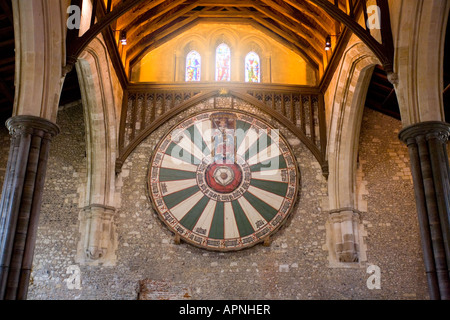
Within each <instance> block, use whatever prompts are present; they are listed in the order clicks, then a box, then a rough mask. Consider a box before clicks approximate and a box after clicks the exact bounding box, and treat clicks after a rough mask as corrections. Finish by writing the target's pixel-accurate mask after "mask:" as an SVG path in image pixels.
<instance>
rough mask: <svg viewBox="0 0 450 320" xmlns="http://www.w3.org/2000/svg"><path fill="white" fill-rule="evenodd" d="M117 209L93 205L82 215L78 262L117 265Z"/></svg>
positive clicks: (84, 209) (84, 210) (83, 210)
mask: <svg viewBox="0 0 450 320" xmlns="http://www.w3.org/2000/svg"><path fill="white" fill-rule="evenodd" d="M115 212H116V209H115V208H112V207H107V206H103V205H98V204H92V205H90V206H87V207H85V208H83V209H82V211H81V213H80V233H81V241H80V243H79V248H78V258H77V260H78V262H79V263H84V264H100V263H102V264H104V265H111V264H114V263H115V260H116V256H115V249H116V247H117V234H116V226H115V223H114V215H115Z"/></svg>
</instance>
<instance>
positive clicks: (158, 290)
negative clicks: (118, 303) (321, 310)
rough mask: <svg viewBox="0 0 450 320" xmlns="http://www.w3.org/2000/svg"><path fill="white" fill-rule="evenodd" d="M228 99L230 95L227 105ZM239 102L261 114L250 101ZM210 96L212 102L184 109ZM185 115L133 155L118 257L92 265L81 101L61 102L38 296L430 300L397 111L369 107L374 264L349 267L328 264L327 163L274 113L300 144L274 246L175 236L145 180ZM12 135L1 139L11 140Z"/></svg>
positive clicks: (366, 196) (363, 148)
mask: <svg viewBox="0 0 450 320" xmlns="http://www.w3.org/2000/svg"><path fill="white" fill-rule="evenodd" d="M228 102H229V101H227V100H226V99H225V100H224V101H223V103H224V105H226V104H227V103H228ZM239 105H240V107H241V108H242V109H245V110H247V111H250V112H254V113H255V114H260V115H262V114H261V113H260V112H259V111H257V110H255V109H254V108H252V107H251V106H249V105H247V104H245V103H240V104H239ZM210 106H211V103H210V102H208V101H206V102H204V103H203V104H201V105H199V106H197V107H195V108H192V109H190V110H189V111H186V112H185V113H183V114H181V115H180V116H179V117H186V116H188V115H190V114H192V113H194V112H196V111H199V110H200V109H202V108H203V109H207V108H209V107H210ZM262 116H264V115H262ZM266 118H267V116H266ZM176 123H177V119H173V120H172V121H170V122H169V123H167V124H165V125H164V126H162V127H161V128H160V129H159V130H157V131H156V132H154V133H153V134H152V135H151V136H150V137H148V139H147V140H146V141H144V142H143V143H142V144H141V145H140V146H139V147H138V148H137V149H136V150H135V151H134V152H133V153H132V155H131V156H130V157H129V158H128V160H127V161H126V163H125V165H124V168H123V173H122V177H121V180H122V182H123V186H122V195H121V198H122V199H121V201H122V206H121V208H119V209H118V212H117V217H116V223H117V232H118V236H119V246H118V249H117V252H116V254H117V263H116V266H113V267H106V266H97V267H93V266H84V265H77V264H76V262H75V257H76V251H77V244H78V242H79V237H80V233H79V230H78V228H79V221H78V217H79V211H80V208H79V205H78V201H79V198H80V196H81V193H82V192H81V191H82V189H83V186H84V185H85V183H86V181H85V166H86V163H85V151H84V150H85V142H84V134H83V132H84V124H83V114H82V109H81V106H79V107H72V108H68V109H64V110H61V111H60V113H59V117H58V124H59V125H60V127H61V129H62V133H61V135H60V136H58V137H57V138H56V139H55V141H54V142H53V144H52V149H51V156H50V162H49V168H48V174H47V180H46V190H45V194H44V203H43V207H42V215H41V220H40V227H39V232H38V241H37V247H36V255H35V260H34V266H33V272H32V278H31V283H30V288H29V299H31V300H35V299H69V300H71V299H117V300H119V299H120V300H121V299H125V300H134V299H137V298H138V295H139V291H140V289H145V288H146V289H147V291H146V292H142V294H141V297H144V298H170V297H175V298H179V299H211V298H212V299H426V298H427V284H426V279H425V275H424V268H423V262H422V253H421V249H420V239H419V235H418V234H419V232H418V225H417V218H416V212H415V205H414V194H413V186H412V182H411V177H410V173H409V163H408V153H407V148H406V147H405V146H404V145H403V144H402V143H401V142H400V141H399V140H398V139H397V134H398V132H399V130H400V129H401V124H400V122H399V121H396V120H393V119H391V118H389V117H387V116H384V115H381V114H379V113H377V112H374V111H372V110H366V111H365V114H364V119H363V124H362V132H361V142H360V153H359V164H360V167H359V168H360V172H359V174H358V183H359V184H360V185H361V184H362V185H364V188H362V189H364V190H365V192H362V193H361V195H360V198H361V201H366V202H367V212H363V213H362V216H361V218H362V221H361V222H362V223H363V225H364V227H365V230H366V231H367V236H366V237H365V245H366V246H367V252H366V254H367V261H368V262H367V263H364V264H361V265H358V264H357V265H355V266H354V267H353V268H346V269H339V268H330V267H329V262H328V252H327V251H326V245H325V243H326V234H325V223H326V220H327V213H326V212H325V211H324V207H323V206H322V203H327V183H326V181H325V179H324V178H323V177H322V174H321V170H320V167H319V165H318V163H317V161H316V160H315V158H314V157H313V156H312V154H311V153H310V152H309V151H308V150H307V149H306V148H305V147H304V146H303V145H302V144H301V143H300V142H299V141H298V140H297V139H296V138H295V137H293V136H292V135H291V134H290V133H289V132H287V131H286V130H285V129H283V128H280V126H279V125H278V124H277V122H276V121H274V120H272V121H271V123H272V125H274V126H275V127H278V128H280V129H281V132H282V134H283V135H284V136H285V137H286V138H287V140H288V141H289V143H290V144H291V146H292V147H293V148H294V150H295V153H296V157H297V159H298V163H299V167H300V171H301V194H300V200H299V204H298V206H297V208H296V210H295V212H293V214H292V217H291V219H290V220H289V221H288V223H287V225H286V226H285V227H284V228H283V229H282V230H280V231H279V232H278V233H276V234H275V236H274V239H273V242H272V244H271V246H270V247H264V246H262V245H257V246H255V247H253V248H250V249H247V250H245V251H241V252H236V253H217V252H207V251H204V250H201V249H197V248H195V247H192V246H190V245H188V244H184V243H182V244H180V245H177V244H175V242H174V239H173V235H172V233H171V232H170V231H169V230H168V229H167V228H166V227H165V225H164V224H163V223H162V222H161V221H160V220H159V219H158V217H157V216H156V214H155V213H154V211H153V210H152V208H151V204H150V201H149V199H148V196H147V189H146V178H147V168H148V161H149V158H150V156H151V154H152V151H153V149H154V146H155V145H156V143H157V142H158V141H159V139H160V138H161V137H162V136H163V135H164V133H165V132H166V131H167V130H168V129H169V128H171V127H172V126H173V125H175V124H176ZM5 135H7V133H6V132H5V134H4V135H2V137H0V138H1V139H3V138H4V139H5V140H6V139H7V138H5ZM2 161H3V163H6V160H3V159H2ZM3 163H1V164H0V168H3V167H4V166H5V165H4V164H3ZM371 264H373V265H377V266H378V267H380V270H381V289H380V290H369V289H368V288H367V285H366V282H367V279H368V278H369V276H370V275H369V274H368V273H367V267H368V265H371ZM78 272H79V273H78ZM77 274H79V276H80V277H79V278H78V279H79V280H80V282H79V283H77V281H76V280H77V277H76V275H77ZM143 280H146V281H143ZM140 281H143V282H140ZM140 285H141V286H140ZM152 290H153V291H152Z"/></svg>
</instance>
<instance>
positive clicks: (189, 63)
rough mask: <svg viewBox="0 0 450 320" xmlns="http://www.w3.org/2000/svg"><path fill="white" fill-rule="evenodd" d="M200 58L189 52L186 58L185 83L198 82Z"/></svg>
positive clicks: (195, 52) (196, 53)
mask: <svg viewBox="0 0 450 320" xmlns="http://www.w3.org/2000/svg"><path fill="white" fill-rule="evenodd" d="M201 67H202V57H201V56H200V54H199V53H198V52H197V51H191V52H189V54H188V55H187V58H186V81H200V75H201Z"/></svg>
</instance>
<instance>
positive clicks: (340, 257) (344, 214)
mask: <svg viewBox="0 0 450 320" xmlns="http://www.w3.org/2000/svg"><path fill="white" fill-rule="evenodd" d="M329 214H330V216H329V218H328V223H329V225H330V229H331V230H330V231H331V234H332V238H333V239H332V243H333V245H334V248H333V249H334V250H335V254H336V260H337V261H338V262H342V263H354V262H359V251H360V244H359V233H358V225H359V213H358V212H356V210H353V209H351V208H342V209H338V210H332V211H330V212H329Z"/></svg>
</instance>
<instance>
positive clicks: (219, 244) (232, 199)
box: [148, 110, 299, 251]
mask: <svg viewBox="0 0 450 320" xmlns="http://www.w3.org/2000/svg"><path fill="white" fill-rule="evenodd" d="M298 180H299V173H298V169H297V165H296V161H295V157H294V155H293V153H292V150H291V149H290V147H289V145H288V144H287V143H286V141H285V139H284V138H283V137H282V136H281V135H280V132H279V130H277V129H275V128H273V127H271V126H270V125H269V124H268V123H267V122H265V121H263V120H262V119H259V118H256V117H254V116H252V115H249V114H247V113H243V112H238V111H235V110H233V111H231V110H223V111H219V112H218V111H210V112H203V113H201V114H196V115H194V116H191V117H190V118H187V119H185V120H183V121H182V122H181V123H180V124H179V125H177V126H175V127H174V128H172V129H171V130H170V131H169V132H168V133H167V134H166V135H165V136H164V137H163V139H162V140H161V141H160V143H159V144H158V145H157V147H156V149H155V151H154V154H153V156H152V159H151V162H150V168H149V176H148V187H149V188H148V190H149V195H150V198H151V200H152V202H153V206H154V209H155V210H156V212H157V214H158V216H159V217H160V218H161V219H162V220H163V221H164V223H165V224H166V225H167V227H168V228H169V229H170V230H171V231H172V232H173V233H175V234H177V235H179V236H180V239H182V240H183V241H185V242H187V243H190V244H192V245H195V246H197V247H200V248H204V249H208V250H216V251H233V250H241V249H244V248H248V247H251V246H253V245H255V244H257V243H260V242H262V241H264V240H265V239H267V238H268V237H269V236H271V235H272V234H273V233H275V232H276V231H277V230H278V229H279V228H280V226H282V225H283V223H284V222H285V221H286V219H287V218H288V216H289V215H290V213H291V211H292V210H293V207H294V205H295V202H296V197H297V193H298V186H299V183H298Z"/></svg>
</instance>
